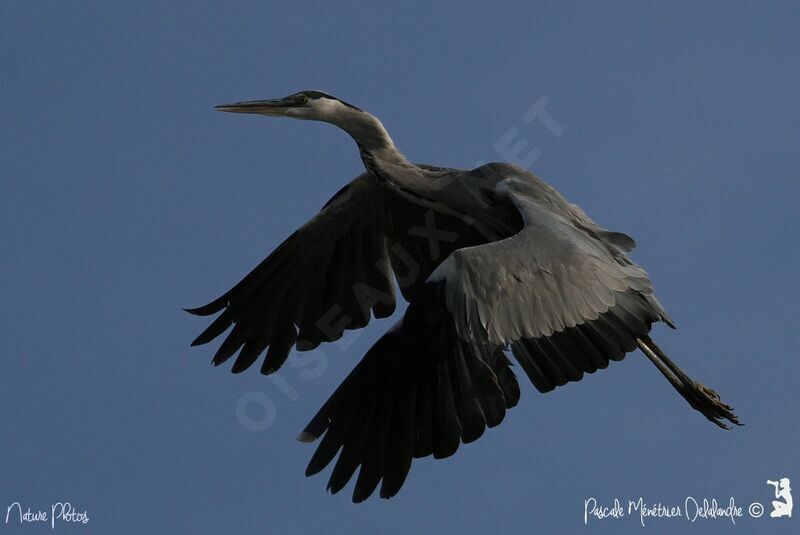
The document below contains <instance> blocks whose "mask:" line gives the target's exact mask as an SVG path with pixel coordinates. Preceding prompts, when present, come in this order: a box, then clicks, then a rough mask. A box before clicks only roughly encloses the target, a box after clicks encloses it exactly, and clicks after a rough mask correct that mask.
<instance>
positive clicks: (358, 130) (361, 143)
mask: <svg viewBox="0 0 800 535" xmlns="http://www.w3.org/2000/svg"><path fill="white" fill-rule="evenodd" d="M331 122H332V123H333V124H335V125H336V126H338V127H339V128H341V129H342V130H344V131H345V132H347V133H348V134H350V137H352V138H353V139H354V140H355V142H356V143H357V144H358V148H359V150H360V151H361V160H362V161H363V162H364V166H365V167H366V168H367V170H368V171H370V172H372V173H373V174H374V175H375V176H376V177H378V179H380V180H387V181H392V177H393V176H395V175H396V171H398V170H409V169H414V170H415V169H417V167H416V166H415V165H414V164H412V163H411V162H409V161H408V160H407V159H406V157H405V156H403V154H402V153H401V152H400V151H399V150H397V147H395V145H394V141H392V138H391V137H390V136H389V133H388V132H387V131H386V128H384V126H383V124H382V123H381V122H380V121H379V120H378V118H377V117H375V116H374V115H371V114H369V113H367V112H365V111H361V110H356V109H348V110H347V112H345V113H341V114H337V117H335V118H333V120H332V121H331Z"/></svg>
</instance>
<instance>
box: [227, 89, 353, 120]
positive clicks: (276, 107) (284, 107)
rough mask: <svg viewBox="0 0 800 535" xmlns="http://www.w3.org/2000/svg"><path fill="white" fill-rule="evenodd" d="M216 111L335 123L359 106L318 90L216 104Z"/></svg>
mask: <svg viewBox="0 0 800 535" xmlns="http://www.w3.org/2000/svg"><path fill="white" fill-rule="evenodd" d="M215 109H217V110H219V111H226V112H230V113H254V114H258V115H267V116H270V117H292V118H294V119H305V120H309V121H324V122H328V123H334V124H336V123H338V122H339V121H340V120H341V119H342V118H344V117H347V116H349V115H352V114H353V113H362V112H361V110H360V109H358V108H356V107H355V106H352V105H350V104H347V103H346V102H343V101H341V100H339V99H338V98H336V97H333V96H331V95H328V94H327V93H323V92H322V91H301V92H299V93H294V94H292V95H289V96H288V97H283V98H273V99H265V100H249V101H244V102H234V103H232V104H222V105H220V106H216V107H215Z"/></svg>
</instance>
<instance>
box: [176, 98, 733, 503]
mask: <svg viewBox="0 0 800 535" xmlns="http://www.w3.org/2000/svg"><path fill="white" fill-rule="evenodd" d="M219 108H220V109H221V110H223V111H230V112H240V113H258V114H262V115H281V116H289V117H294V118H298V119H309V120H318V121H325V122H329V123H332V124H334V125H336V126H339V127H340V128H342V129H343V130H345V131H346V132H348V133H349V134H350V135H351V136H352V137H353V138H354V139H355V141H356V142H357V144H358V147H359V150H360V152H361V156H362V159H363V161H364V165H365V168H366V172H365V173H363V174H361V175H359V176H358V177H356V178H355V179H354V180H353V181H351V182H350V183H349V184H348V185H347V186H345V187H344V188H342V190H340V191H339V192H338V193H337V194H336V195H335V196H334V197H333V198H332V199H331V200H330V201H329V202H328V203H327V204H326V205H325V206H324V207H323V209H322V210H321V211H320V213H319V214H318V215H317V216H315V217H314V218H312V219H311V220H310V221H309V222H308V223H306V224H305V225H304V226H303V227H301V228H300V229H299V230H297V231H296V232H295V233H294V234H292V235H291V236H290V237H289V238H288V239H287V240H286V241H284V242H283V243H282V244H281V245H279V246H278V247H277V248H276V250H275V251H274V252H273V253H271V254H270V255H269V256H268V257H267V258H266V259H265V260H264V261H263V262H262V263H261V264H259V265H258V266H257V267H256V268H255V269H254V270H253V271H251V272H250V273H249V274H248V275H247V276H246V277H244V278H243V279H242V281H241V282H239V283H238V284H236V285H235V286H234V287H233V288H232V289H231V290H229V291H228V292H226V293H225V294H223V295H222V296H220V297H219V298H218V299H216V300H214V301H212V302H211V303H209V304H208V305H205V306H202V307H199V308H196V309H191V310H189V312H192V313H194V314H197V315H202V316H208V315H212V314H216V313H219V315H218V316H217V318H216V319H215V320H214V321H213V322H212V323H211V324H210V325H209V327H208V328H207V329H206V330H205V331H203V333H201V334H200V335H199V336H198V337H197V338H196V339H195V340H194V342H193V343H192V344H193V345H198V344H204V343H207V342H209V341H211V340H213V339H215V338H216V337H218V336H221V335H223V333H224V332H225V331H226V330H227V329H229V328H231V327H232V328H231V330H230V331H229V332H228V334H227V335H226V337H225V339H224V340H223V342H222V344H221V345H220V348H219V350H218V351H217V353H216V354H215V356H214V358H213V362H214V364H215V365H218V364H222V363H223V362H225V361H227V360H228V359H230V358H231V357H233V356H234V355H237V353H238V355H237V357H236V359H235V361H234V364H233V366H232V371H233V372H235V373H238V372H241V371H243V370H245V369H247V368H248V367H250V366H252V365H253V364H254V363H255V362H256V361H257V360H258V359H259V357H260V355H262V354H264V353H265V352H266V357H265V358H264V360H263V363H262V366H261V371H262V373H265V374H266V373H272V372H274V371H275V370H277V369H278V368H280V366H281V365H282V364H283V363H284V362H285V360H286V359H287V357H288V355H289V353H290V351H291V349H292V348H293V347H294V348H295V349H297V350H300V351H303V350H310V349H313V348H315V347H317V346H318V345H319V344H320V343H323V342H330V341H333V340H336V339H338V338H339V337H340V336H341V335H342V333H343V331H344V330H346V329H357V328H361V327H364V326H365V325H367V324H368V323H369V322H370V320H371V319H372V318H382V317H386V316H389V315H391V314H392V312H393V311H394V308H395V295H394V279H396V280H397V283H398V286H399V287H400V291H401V293H402V295H403V297H404V298H406V299H407V300H408V301H409V303H410V304H409V307H408V309H407V310H406V312H405V314H404V316H403V318H402V320H401V321H400V322H399V323H398V324H397V325H396V326H395V327H393V328H392V329H390V330H389V331H388V332H387V333H386V334H385V335H384V336H383V337H382V338H381V339H380V340H378V342H376V344H375V345H374V346H373V347H372V348H371V349H370V350H369V351H368V352H367V354H366V356H365V357H364V358H363V360H362V361H361V362H360V363H359V364H358V365H357V366H356V367H355V368H354V369H353V371H352V372H351V373H350V375H348V377H347V378H346V379H345V380H344V381H343V383H342V384H341V385H340V386H339V387H338V388H337V389H336V391H335V392H334V393H333V394H332V395H331V397H330V399H329V400H328V401H327V402H326V403H325V404H324V405H323V407H322V408H321V409H320V410H319V411H318V413H317V415H316V416H315V417H314V418H312V420H311V421H310V423H309V424H308V426H307V427H306V428H305V430H304V431H303V432H302V433H301V434H300V436H299V437H298V438H299V439H300V440H301V441H304V442H310V441H313V440H315V439H317V438H319V437H322V440H321V441H320V444H319V446H318V448H317V450H316V452H315V453H314V455H313V457H312V459H311V461H310V463H309V465H308V469H307V471H306V474H307V475H312V474H316V473H318V472H319V471H321V470H323V469H324V468H325V467H326V466H327V465H329V464H330V463H331V462H333V460H334V459H336V458H337V454H338V459H337V460H336V463H335V465H334V468H333V470H332V472H331V476H330V480H329V483H328V488H329V490H331V491H332V492H334V493H335V492H338V491H339V490H341V489H342V488H343V487H344V486H345V485H346V484H347V482H348V481H349V480H350V479H351V478H352V477H353V476H354V475H355V474H356V472H357V471H358V475H357V478H356V483H355V488H354V492H353V500H354V501H362V500H364V499H366V498H367V497H369V496H370V495H371V494H372V493H373V492H374V490H375V489H376V488H377V487H378V485H379V484H380V485H381V488H380V495H381V496H382V497H384V498H388V497H391V496H393V495H394V494H396V493H397V492H398V491H399V489H400V488H401V486H402V485H403V482H404V481H405V478H406V475H407V473H408V470H409V468H410V466H411V462H412V459H413V458H414V457H423V456H428V455H433V456H434V457H436V458H442V457H447V456H450V455H452V454H453V453H454V452H455V451H456V450H457V448H458V447H459V444H460V443H468V442H471V441H473V440H476V439H477V438H479V437H480V436H482V434H483V433H484V432H485V430H486V428H490V427H494V426H496V425H498V424H499V423H500V422H501V421H502V420H503V418H504V416H505V412H506V410H507V409H509V408H511V407H513V406H515V405H516V404H517V401H518V399H519V395H520V389H519V385H518V383H517V381H516V378H515V376H514V374H513V372H512V371H511V362H510V361H509V360H508V358H507V357H506V355H505V353H504V350H506V349H510V351H511V353H512V354H513V356H514V357H515V359H516V361H517V362H518V363H519V365H520V366H521V367H522V369H523V370H524V372H525V373H526V374H527V376H528V377H529V379H530V380H531V382H532V383H533V385H534V386H535V387H536V388H537V389H538V390H539V391H541V392H547V391H550V390H552V389H553V388H555V387H557V386H561V385H564V384H566V383H567V382H570V381H579V380H580V379H581V378H582V377H583V375H584V374H585V373H593V372H595V371H596V370H598V369H603V368H605V367H607V366H608V364H609V362H610V361H612V360H621V359H622V358H623V357H624V356H625V354H626V353H628V352H630V351H632V350H634V349H636V348H637V347H639V348H640V349H641V350H642V351H643V352H644V353H645V354H646V355H647V357H648V358H649V359H650V360H651V361H652V362H653V363H654V364H655V365H656V367H657V369H659V371H660V372H661V373H662V374H663V375H664V376H665V377H666V378H667V379H668V380H669V381H670V383H671V384H672V385H673V386H674V387H675V388H676V390H678V392H680V393H681V395H682V396H683V397H684V398H685V399H686V400H687V401H688V402H689V403H690V404H691V406H692V407H694V408H695V409H697V410H698V411H700V412H701V413H703V414H704V415H705V416H706V417H707V418H708V419H709V420H711V421H712V422H714V423H716V424H717V425H719V426H721V427H725V423H724V421H726V420H727V421H728V422H731V423H734V424H739V421H738V419H737V418H736V416H735V415H734V414H733V412H732V411H731V408H730V407H728V406H727V405H725V404H724V403H723V402H722V401H720V399H719V396H718V395H717V394H716V392H714V391H713V390H711V389H709V388H707V387H705V386H703V385H701V384H699V383H696V382H695V381H693V380H692V379H691V378H689V377H688V376H687V375H686V374H685V373H684V372H683V371H682V370H680V368H678V367H677V365H675V363H674V362H672V361H671V360H670V359H669V358H668V357H667V356H666V355H665V354H664V352H663V351H661V349H660V348H658V346H656V345H655V343H654V342H653V341H652V340H651V339H650V338H649V336H648V333H649V332H650V329H651V326H652V324H653V323H655V322H659V321H663V322H665V323H666V324H668V325H669V326H673V327H674V325H673V323H672V320H671V319H670V318H669V317H668V315H667V313H666V312H665V311H664V309H663V307H662V306H661V304H660V303H659V302H658V300H657V299H656V297H655V294H654V291H653V286H652V284H651V283H650V280H649V279H648V276H647V273H646V272H645V271H644V270H643V269H642V268H641V267H639V266H638V265H636V264H635V263H634V262H633V261H632V260H630V258H629V257H628V256H627V254H628V253H629V252H630V251H631V250H633V248H634V247H635V243H634V241H633V239H632V238H630V237H629V236H627V235H625V234H622V233H618V232H613V231H609V230H606V229H603V228H601V227H600V226H598V225H597V224H596V223H594V222H593V221H592V220H591V219H589V217H588V216H586V214H584V213H583V211H582V210H581V209H580V208H578V207H577V206H575V205H572V204H570V203H568V202H567V201H566V200H564V198H563V197H562V196H561V195H560V194H559V193H558V192H557V191H556V190H555V189H553V188H552V187H550V186H549V185H547V184H546V183H544V182H543V181H541V180H540V179H539V178H537V177H536V176H534V175H532V174H531V173H529V172H528V171H525V170H523V169H520V168H517V167H515V166H512V165H508V164H487V165H484V166H481V167H479V168H477V169H473V170H471V171H463V170H457V169H448V168H440V167H433V166H427V165H415V164H412V163H410V162H409V161H408V160H406V159H405V157H404V156H403V155H402V154H401V153H400V152H399V151H398V150H397V149H396V147H395V146H394V143H393V142H392V140H391V138H390V137H389V135H388V133H386V130H385V129H384V128H383V125H382V124H381V123H380V121H378V120H377V119H376V118H375V117H373V116H372V115H370V114H368V113H366V112H364V111H362V110H360V109H358V108H355V107H353V106H351V105H348V104H345V103H342V102H341V101H339V100H337V99H335V98H334V97H331V96H329V95H327V94H324V93H321V92H303V93H297V94H295V95H290V96H289V97H286V98H284V99H276V100H266V101H252V102H245V103H237V104H230V105H225V106H220V107H219ZM420 229H422V230H420ZM432 240H433V241H432Z"/></svg>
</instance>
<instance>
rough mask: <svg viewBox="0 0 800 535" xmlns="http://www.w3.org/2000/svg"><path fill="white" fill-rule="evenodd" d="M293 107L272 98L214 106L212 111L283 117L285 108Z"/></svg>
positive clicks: (291, 104) (283, 99) (282, 100)
mask: <svg viewBox="0 0 800 535" xmlns="http://www.w3.org/2000/svg"><path fill="white" fill-rule="evenodd" d="M295 105H296V103H295V102H292V101H290V100H288V99H285V98H273V99H267V100H248V101H245V102H234V103H232V104H221V105H219V106H214V109H215V110H219V111H227V112H230V113H258V114H261V115H284V112H285V111H286V109H287V108H291V107H293V106H295Z"/></svg>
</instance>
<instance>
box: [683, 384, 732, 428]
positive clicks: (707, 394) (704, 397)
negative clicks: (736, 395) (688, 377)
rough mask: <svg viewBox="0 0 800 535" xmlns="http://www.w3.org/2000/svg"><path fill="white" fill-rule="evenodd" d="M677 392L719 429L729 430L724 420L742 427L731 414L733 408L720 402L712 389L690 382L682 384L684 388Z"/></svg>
mask: <svg viewBox="0 0 800 535" xmlns="http://www.w3.org/2000/svg"><path fill="white" fill-rule="evenodd" d="M679 391H680V393H681V395H682V396H683V397H684V399H685V400H686V401H688V402H689V405H691V406H692V407H693V408H694V409H695V410H697V411H699V412H701V413H702V414H703V416H705V417H706V418H708V419H709V420H710V421H712V422H714V423H715V424H717V425H718V426H719V427H721V428H723V429H730V428H731V427H730V426H729V425H727V424H726V423H725V420H727V421H728V422H730V423H732V424H734V425H739V426H741V425H744V424H743V423H741V422H740V421H739V418H738V417H737V416H736V415H735V414H734V413H733V407H731V406H730V405H728V404H727V403H725V402H724V401H722V399H721V398H720V397H719V394H717V392H716V391H715V390H714V389H713V388H710V387H707V386H706V385H704V384H702V383H698V382H695V381H691V382H690V383H688V384H684V387H683V388H682V389H680V390H679Z"/></svg>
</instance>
